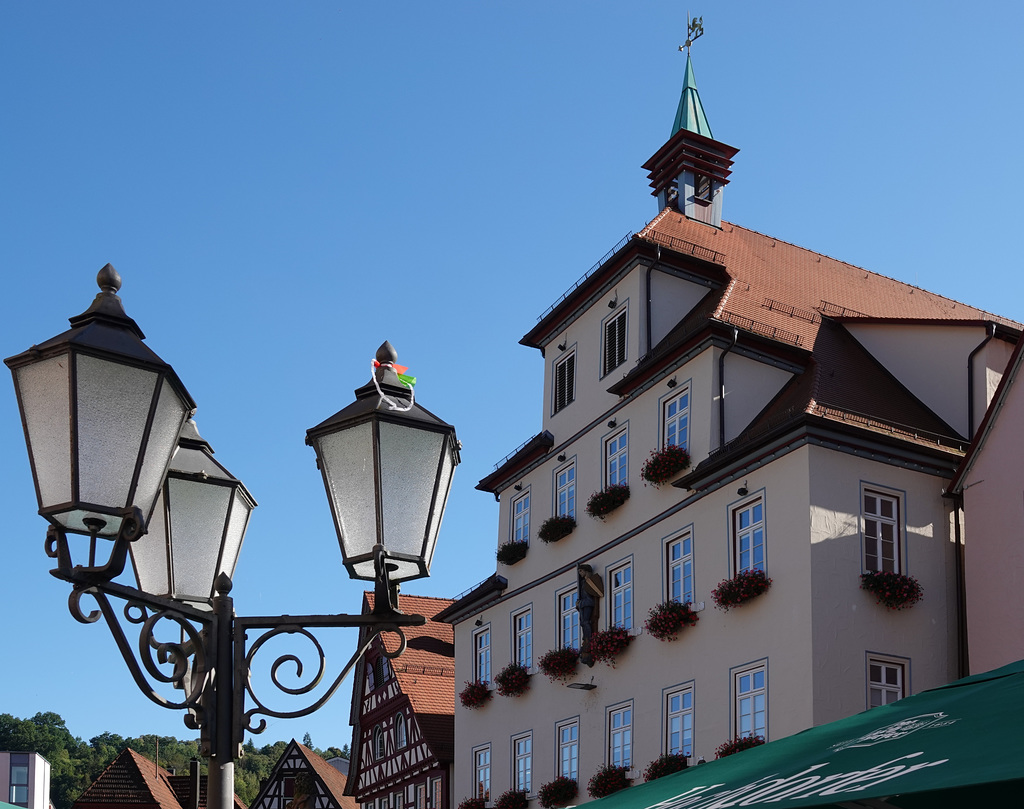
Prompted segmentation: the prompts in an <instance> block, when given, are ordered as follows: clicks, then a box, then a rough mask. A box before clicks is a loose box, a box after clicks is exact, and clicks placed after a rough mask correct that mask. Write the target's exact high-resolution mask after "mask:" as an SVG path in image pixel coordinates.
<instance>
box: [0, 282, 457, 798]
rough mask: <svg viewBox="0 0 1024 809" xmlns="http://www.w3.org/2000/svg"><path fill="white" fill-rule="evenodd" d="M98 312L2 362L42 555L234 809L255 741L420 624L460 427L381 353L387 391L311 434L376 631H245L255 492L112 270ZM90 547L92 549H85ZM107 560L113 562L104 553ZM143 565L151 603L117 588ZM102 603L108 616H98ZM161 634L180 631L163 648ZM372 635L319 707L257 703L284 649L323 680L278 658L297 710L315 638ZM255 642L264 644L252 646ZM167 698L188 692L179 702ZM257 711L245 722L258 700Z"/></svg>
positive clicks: (141, 575) (347, 619)
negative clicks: (409, 586) (16, 410)
mask: <svg viewBox="0 0 1024 809" xmlns="http://www.w3.org/2000/svg"><path fill="white" fill-rule="evenodd" d="M97 283H98V284H99V286H100V293H99V294H98V295H97V296H96V299H95V301H94V302H93V304H92V306H90V307H89V309H88V310H86V311H85V312H84V313H82V314H81V315H78V316H77V317H73V318H71V321H70V323H71V329H70V330H69V331H66V332H64V333H63V334H60V335H58V336H57V337H54V338H53V339H51V340H47V341H46V342H45V343H41V344H40V345H36V346H33V347H32V348H30V349H29V350H28V351H25V352H24V353H22V354H19V355H17V356H15V357H10V358H8V359H7V360H5V362H6V363H7V365H8V366H9V367H10V369H11V372H12V373H13V374H14V386H15V389H16V391H17V395H18V405H19V407H20V409H21V418H22V423H23V425H24V428H25V441H26V443H27V445H28V454H29V460H30V462H31V465H32V475H33V477H34V479H35V486H36V496H37V498H38V501H39V514H40V515H41V516H43V517H45V518H46V519H47V520H48V521H49V522H50V528H49V530H48V531H47V537H46V553H47V555H48V556H50V557H51V558H55V559H56V560H57V567H56V568H55V569H54V570H52V571H51V573H53V575H54V576H56V577H58V578H60V579H63V580H65V581H67V582H70V583H71V585H72V591H71V596H70V598H69V606H70V609H71V614H72V615H73V616H74V617H75V618H76V619H77V620H78V621H81V622H82V623H92V622H94V621H96V620H98V619H99V617H100V615H101V614H102V616H103V617H104V619H105V620H106V622H107V624H108V626H109V628H110V631H111V633H112V634H113V636H114V640H115V641H116V642H117V645H118V648H119V649H120V651H121V654H122V656H123V657H124V659H125V662H126V663H127V664H128V668H129V669H130V671H131V674H132V676H133V677H134V679H135V681H136V683H137V684H138V685H139V688H140V689H141V690H142V692H143V693H144V694H145V695H146V696H147V697H149V698H150V699H152V700H153V701H154V702H156V703H157V704H159V705H162V706H164V707H167V708H176V709H183V710H185V711H187V714H186V716H185V724H186V725H187V726H188V727H190V728H192V729H194V730H199V731H200V734H201V735H200V739H201V744H202V748H203V753H204V755H206V756H208V757H209V773H210V776H209V778H210V780H209V791H210V800H209V806H210V807H211V809H230V807H231V805H232V798H233V795H234V760H235V759H236V758H237V757H238V756H239V755H240V753H241V743H242V737H243V733H244V732H245V731H249V732H251V733H260V732H262V731H263V730H264V729H265V728H266V725H267V722H266V719H265V718H263V717H266V716H271V717H277V718H294V717H299V716H306V715H308V714H310V713H312V712H313V711H315V710H317V709H318V708H319V707H321V706H322V705H323V704H324V703H325V702H326V701H327V700H328V699H330V698H331V696H332V695H333V694H334V693H335V691H337V689H338V687H339V686H340V685H341V683H342V681H343V680H344V679H345V677H346V676H347V675H348V673H349V672H350V671H351V669H352V667H353V666H354V665H355V663H356V661H358V659H359V658H360V657H361V656H362V654H363V652H364V651H365V650H366V648H367V647H368V646H369V645H370V643H372V642H373V640H374V638H376V637H377V636H378V635H379V634H380V633H381V632H393V633H396V634H397V635H398V636H399V643H398V646H397V648H396V649H395V650H394V651H385V654H387V655H388V656H390V657H397V656H398V655H399V654H401V653H402V651H404V649H405V636H404V634H403V633H402V627H406V626H420V625H422V624H423V623H424V618H423V616H421V615H406V614H403V613H401V612H400V611H399V610H398V585H399V584H400V583H401V582H402V581H406V580H409V579H417V578H421V577H423V576H428V575H430V562H431V559H432V557H433V554H434V545H435V542H436V540H437V534H438V530H439V529H440V526H441V517H442V515H443V513H444V507H445V502H446V501H447V498H448V491H449V488H450V486H451V480H452V474H453V472H454V471H455V467H456V466H457V465H458V463H459V443H458V441H457V440H456V438H455V429H454V428H453V427H452V426H451V425H449V424H446V423H444V422H443V421H441V420H440V419H438V418H437V417H435V416H434V415H433V414H431V413H429V412H428V411H426V410H424V409H423V408H422V407H420V406H419V405H418V404H416V403H415V401H414V398H413V396H412V391H411V388H410V387H409V386H408V385H407V384H406V383H405V382H404V381H403V380H402V379H400V377H399V374H398V373H397V372H396V370H395V366H394V362H395V359H396V356H395V352H394V349H393V348H392V347H391V345H390V343H385V344H384V345H383V346H381V348H380V350H379V351H378V352H377V358H376V361H375V363H374V364H375V370H374V373H373V378H372V379H371V380H370V382H369V384H367V385H365V386H364V387H362V388H360V389H359V390H357V391H356V401H355V402H353V403H352V404H351V405H349V406H348V407H346V408H344V409H343V410H341V411H340V412H339V413H336V414H335V415H334V416H332V417H331V418H329V419H327V420H326V421H324V422H322V423H321V424H318V425H317V426H316V427H313V428H312V429H310V430H309V431H308V432H307V436H306V443H307V444H310V445H311V446H312V447H313V449H314V450H315V451H316V458H317V465H318V467H319V468H320V470H321V472H322V474H323V479H324V486H325V488H326V489H327V498H328V500H329V501H330V505H331V511H332V513H333V515H334V523H335V526H336V528H337V532H338V539H339V541H340V543H341V553H342V558H343V561H344V564H345V567H346V568H347V569H348V572H349V575H350V576H351V577H352V578H355V579H365V580H367V581H372V582H374V588H375V598H374V609H373V612H372V613H371V614H369V615H344V614H342V615H304V616H287V615H286V616H267V617H253V618H246V617H242V616H237V615H235V614H234V608H233V604H232V599H231V597H230V595H228V593H229V592H230V590H231V576H232V575H233V573H234V569H235V563H236V561H237V559H238V554H239V551H240V550H241V547H242V540H243V538H244V536H245V530H246V527H247V525H248V522H249V516H250V514H251V512H252V509H253V508H254V507H255V505H256V501H255V500H253V498H252V497H251V495H250V494H249V492H248V491H247V490H246V488H245V486H244V485H243V484H242V482H241V481H239V480H238V479H237V478H235V477H234V476H232V475H231V473H230V472H228V471H227V469H225V468H224V467H223V466H222V465H221V464H220V463H218V462H217V461H216V460H215V459H214V457H213V450H212V449H211V447H210V445H209V444H208V443H206V441H204V440H203V439H202V438H201V437H200V435H199V432H198V430H197V429H196V426H195V422H193V421H191V416H192V415H193V414H194V412H195V403H194V402H193V400H192V397H191V396H189V394H188V391H186V390H185V387H184V386H183V385H182V383H181V381H180V380H179V379H178V377H177V375H176V374H175V373H174V370H173V369H172V368H171V366H170V365H168V364H167V363H165V362H163V361H162V360H161V359H160V358H159V357H158V356H157V355H156V354H154V353H153V352H152V351H151V350H150V349H149V348H148V347H147V346H146V345H145V344H144V343H143V342H142V340H143V336H144V335H143V334H142V331H141V330H140V329H139V327H138V325H137V324H136V323H135V321H134V320H132V319H131V318H130V317H128V316H127V315H126V314H125V311H124V307H123V306H122V304H121V299H120V298H119V297H118V295H117V292H118V290H119V289H120V286H121V279H120V277H119V276H118V274H117V272H116V271H115V270H114V268H113V267H111V266H110V265H109V264H108V265H107V266H106V267H104V268H103V269H102V270H100V272H99V275H98V276H97ZM86 538H87V539H86ZM107 545H109V552H106V553H104V552H103V549H104V547H106V546H107ZM129 553H130V554H131V558H132V565H133V567H134V569H135V577H136V581H137V585H138V586H137V587H130V586H126V585H123V584H119V583H117V582H115V581H114V579H115V578H116V577H117V576H119V575H120V574H121V573H122V572H123V571H124V568H125V565H126V563H127V559H128V555H129ZM83 595H88V596H90V597H91V598H92V599H93V600H94V601H95V602H96V603H97V605H98V606H99V610H95V611H91V612H84V611H83V610H82V607H81V604H80V601H81V598H82V596H83ZM111 596H113V597H115V598H118V599H121V600H123V601H124V602H125V604H124V608H123V614H124V619H125V621H126V622H127V623H130V624H132V625H134V626H136V627H137V628H138V632H139V638H138V641H137V643H136V644H134V645H133V644H132V643H130V642H129V641H128V639H127V638H126V636H125V632H124V629H123V628H122V625H121V621H120V620H119V618H118V615H117V612H116V611H115V610H114V609H113V607H112V606H111V604H110V597H111ZM161 621H168V622H170V623H169V625H170V626H173V627H174V628H175V629H176V630H179V631H178V632H177V633H176V634H175V637H174V640H172V641H170V642H168V641H161V640H157V638H156V634H155V630H156V628H157V626H158V625H161V626H163V625H162V624H160V622H161ZM336 627H361V628H365V629H366V630H368V631H366V632H364V633H363V634H362V636H361V637H362V642H361V643H360V644H359V645H358V648H357V649H356V651H355V653H354V654H353V655H352V657H351V659H350V660H349V661H348V662H347V664H346V665H345V666H344V667H343V669H342V670H341V672H340V673H339V674H338V675H337V677H336V679H335V680H334V681H333V682H332V683H331V684H330V685H329V686H328V687H327V688H326V689H325V690H324V692H323V693H322V695H321V696H320V697H318V698H316V699H315V701H313V702H312V703H311V704H305V705H304V706H303V707H301V708H299V709H297V710H293V711H277V710H274V709H271V708H270V707H268V706H267V705H266V704H265V703H264V702H263V701H262V700H261V699H260V698H259V696H257V694H256V693H255V690H254V688H255V686H254V684H253V682H252V678H251V677H250V674H251V672H252V661H253V658H254V657H255V655H256V654H257V653H258V652H259V651H260V649H261V648H262V647H263V646H264V644H266V643H267V642H268V641H270V640H271V639H273V638H275V637H278V636H280V635H284V634H297V635H300V636H302V637H304V638H305V639H306V640H308V641H310V642H311V643H312V646H313V648H315V650H316V652H317V654H318V655H319V662H318V664H317V665H316V667H315V668H314V671H315V672H316V675H315V677H313V678H312V680H311V682H309V683H308V684H306V685H302V686H300V687H296V688H293V687H287V686H285V685H284V684H282V683H281V682H280V681H279V680H278V677H277V673H278V669H279V668H280V666H281V665H282V664H283V663H285V662H291V663H294V664H295V665H296V668H297V671H298V673H301V670H302V665H301V662H299V661H298V659H297V658H296V657H295V656H294V655H292V654H289V655H285V656H282V657H279V658H277V659H276V660H275V661H274V663H273V664H272V666H271V668H270V671H271V680H272V682H273V684H274V686H275V687H276V688H278V689H279V690H281V691H282V692H285V693H287V694H289V695H298V696H302V695H309V694H312V692H313V689H314V688H316V686H317V685H318V684H319V683H320V682H321V681H322V679H323V675H324V673H325V671H326V660H325V656H324V653H323V650H322V648H321V646H320V643H319V642H318V641H317V639H316V637H315V636H314V635H313V632H312V630H314V629H318V628H336ZM249 632H252V634H253V637H249V635H248V634H247V633H249ZM154 682H155V683H160V684H164V686H165V687H166V685H168V684H169V685H171V686H173V687H174V688H177V689H180V690H181V692H182V697H181V699H179V700H177V701H172V700H169V699H166V698H165V697H164V696H163V695H161V694H160V693H158V692H157V691H156V688H155V686H154ZM247 695H248V701H249V702H251V703H252V707H249V708H247V707H246V703H247V700H246V696H247Z"/></svg>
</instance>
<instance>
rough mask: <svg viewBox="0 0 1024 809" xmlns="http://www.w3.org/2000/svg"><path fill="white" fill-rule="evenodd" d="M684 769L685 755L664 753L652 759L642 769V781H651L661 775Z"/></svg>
mask: <svg viewBox="0 0 1024 809" xmlns="http://www.w3.org/2000/svg"><path fill="white" fill-rule="evenodd" d="M685 769H686V756H684V755H683V754H682V753H665V754H664V755H661V756H659V757H658V758H656V759H654V761H652V762H651V763H650V764H648V765H647V769H645V770H644V781H653V780H654V779H655V778H661V776H663V775H671V774H672V773H674V772H679V771H680V770H685Z"/></svg>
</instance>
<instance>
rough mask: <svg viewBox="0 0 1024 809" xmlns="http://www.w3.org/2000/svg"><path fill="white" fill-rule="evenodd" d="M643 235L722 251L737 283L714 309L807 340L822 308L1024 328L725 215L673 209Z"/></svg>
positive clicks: (833, 313)
mask: <svg viewBox="0 0 1024 809" xmlns="http://www.w3.org/2000/svg"><path fill="white" fill-rule="evenodd" d="M637 235H638V236H639V238H641V239H646V240H648V241H651V242H654V243H659V244H660V243H668V242H669V241H670V240H672V239H680V240H682V241H684V242H689V243H691V244H696V245H699V246H701V247H704V248H707V249H709V250H714V251H715V252H717V253H719V254H721V255H722V257H723V259H724V264H725V267H726V270H727V272H728V274H729V277H730V279H731V284H730V287H729V290H728V292H727V294H726V295H725V296H724V300H722V301H721V303H720V304H719V306H718V309H717V310H716V311H715V313H714V315H713V316H714V317H716V318H717V319H720V320H724V321H726V322H730V320H731V319H733V318H738V319H743V318H746V319H748V320H749V321H752V322H753V323H755V324H758V325H761V326H765V327H768V328H775V329H778V330H780V331H781V332H783V333H784V334H788V335H792V337H793V338H794V340H795V344H796V345H800V346H802V347H809V346H811V345H813V343H814V338H815V335H816V333H817V330H818V326H819V325H820V323H821V315H822V314H825V315H827V316H830V317H849V318H851V319H859V318H869V319H893V320H899V321H901V322H906V321H941V322H947V323H948V322H957V321H960V322H966V323H980V322H989V321H993V322H996V323H1000V324H1002V325H1005V326H1009V327H1011V328H1013V329H1016V330H1020V329H1021V328H1022V326H1021V324H1019V323H1016V322H1014V321H1012V320H1008V319H1006V318H1002V317H999V316H998V315H993V314H991V313H989V312H985V311H983V310H981V309H976V308H974V307H972V306H967V305H966V304H963V303H960V302H958V301H954V300H951V299H950V298H944V297H942V296H941V295H936V294H934V293H932V292H928V291H927V290H924V289H921V288H919V287H915V286H912V285H910V284H905V283H903V282H902V281H897V280H895V279H893V278H887V277H886V276H884V275H879V274H878V273H873V272H870V271H869V270H864V269H862V268H860V267H856V266H854V265H852V264H847V263H846V262H844V261H838V260H836V259H834V258H829V257H828V256H825V255H822V254H821V253H815V252H813V251H812V250H807V249H805V248H802V247H797V246H796V245H793V244H789V243H788V242H784V241H781V240H780V239H776V238H774V237H771V236H766V235H764V234H763V233H758V232H757V231H754V230H748V229H746V228H742V227H740V226H739V225H734V224H732V223H730V222H723V223H722V228H721V230H719V229H718V228H713V227H709V226H708V225H704V224H701V223H699V222H694V221H692V220H689V219H687V218H686V217H685V216H684V215H683V214H681V213H680V212H679V211H676V210H673V209H671V208H665V209H664V210H663V211H662V212H661V213H660V214H658V216H656V217H655V218H654V219H653V220H651V222H650V224H648V225H647V227H645V228H644V229H643V230H642V231H640V233H639V234H637ZM780 339H783V341H784V342H788V340H786V339H785V337H783V338H780Z"/></svg>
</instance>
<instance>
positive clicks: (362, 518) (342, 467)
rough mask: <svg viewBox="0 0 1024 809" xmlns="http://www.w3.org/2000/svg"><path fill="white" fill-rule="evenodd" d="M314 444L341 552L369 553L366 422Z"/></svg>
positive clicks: (372, 510)
mask: <svg viewBox="0 0 1024 809" xmlns="http://www.w3.org/2000/svg"><path fill="white" fill-rule="evenodd" d="M318 444H319V449H320V458H321V463H322V465H323V468H324V477H325V479H326V480H327V488H328V491H329V492H330V497H331V501H332V504H333V507H334V514H335V518H336V519H337V522H338V533H339V535H340V536H341V537H342V541H343V543H344V553H345V554H346V555H347V556H359V555H361V554H364V553H370V552H371V551H372V550H373V546H374V545H375V544H376V543H377V511H376V509H377V506H376V499H375V496H374V488H373V434H372V425H371V424H370V423H369V422H366V423H364V424H358V425H356V426H354V427H349V428H347V429H345V430H341V431H340V432H336V433H332V434H330V435H325V436H323V437H321V438H319V439H318ZM370 576H371V578H372V576H373V573H372V566H371V573H370Z"/></svg>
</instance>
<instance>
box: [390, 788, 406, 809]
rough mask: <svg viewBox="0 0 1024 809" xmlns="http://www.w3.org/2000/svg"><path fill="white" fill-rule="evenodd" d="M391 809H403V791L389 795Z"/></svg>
mask: <svg viewBox="0 0 1024 809" xmlns="http://www.w3.org/2000/svg"><path fill="white" fill-rule="evenodd" d="M391 809H405V790H404V789H403V790H401V791H399V792H392V793H391Z"/></svg>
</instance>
